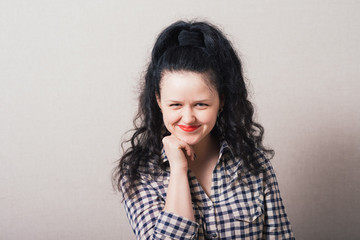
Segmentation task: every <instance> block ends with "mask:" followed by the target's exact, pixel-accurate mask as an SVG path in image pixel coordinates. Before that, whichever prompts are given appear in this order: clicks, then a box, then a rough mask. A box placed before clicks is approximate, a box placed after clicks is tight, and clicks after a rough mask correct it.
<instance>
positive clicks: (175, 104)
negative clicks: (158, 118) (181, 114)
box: [169, 103, 181, 107]
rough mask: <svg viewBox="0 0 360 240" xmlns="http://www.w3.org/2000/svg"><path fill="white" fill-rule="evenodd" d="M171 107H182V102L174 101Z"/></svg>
mask: <svg viewBox="0 0 360 240" xmlns="http://www.w3.org/2000/svg"><path fill="white" fill-rule="evenodd" d="M169 106H170V107H180V106H181V104H180V103H172V104H170V105H169Z"/></svg>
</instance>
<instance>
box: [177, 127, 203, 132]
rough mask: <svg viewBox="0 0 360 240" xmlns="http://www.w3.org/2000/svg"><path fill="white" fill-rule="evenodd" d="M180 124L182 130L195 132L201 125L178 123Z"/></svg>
mask: <svg viewBox="0 0 360 240" xmlns="http://www.w3.org/2000/svg"><path fill="white" fill-rule="evenodd" d="M178 126H179V128H181V130H183V131H185V132H193V131H195V130H196V129H198V128H199V127H200V125H194V126H188V125H178Z"/></svg>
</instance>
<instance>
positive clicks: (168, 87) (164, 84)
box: [160, 71, 217, 95]
mask: <svg viewBox="0 0 360 240" xmlns="http://www.w3.org/2000/svg"><path fill="white" fill-rule="evenodd" d="M180 90H187V91H189V93H190V92H192V90H198V91H201V92H203V93H205V92H208V93H211V94H212V95H214V94H215V95H217V90H216V87H215V86H214V85H213V83H212V81H211V74H210V73H207V72H205V73H198V72H193V71H164V73H163V74H162V76H161V80H160V92H163V93H164V92H167V91H172V92H180ZM161 94H162V93H161Z"/></svg>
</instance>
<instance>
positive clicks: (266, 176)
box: [255, 150, 278, 188]
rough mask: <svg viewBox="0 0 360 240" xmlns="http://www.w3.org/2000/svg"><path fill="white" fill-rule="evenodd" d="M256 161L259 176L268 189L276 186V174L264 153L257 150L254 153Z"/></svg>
mask: <svg viewBox="0 0 360 240" xmlns="http://www.w3.org/2000/svg"><path fill="white" fill-rule="evenodd" d="M255 154H256V159H257V161H258V163H259V164H260V166H261V171H260V173H259V176H260V177H261V178H262V179H263V181H264V183H265V184H266V186H267V187H268V188H272V187H273V186H275V185H276V186H277V185H278V183H277V180H276V174H275V170H274V168H273V166H272V164H271V161H270V159H269V158H267V157H266V155H265V154H264V152H262V151H260V150H257V151H256V153H255Z"/></svg>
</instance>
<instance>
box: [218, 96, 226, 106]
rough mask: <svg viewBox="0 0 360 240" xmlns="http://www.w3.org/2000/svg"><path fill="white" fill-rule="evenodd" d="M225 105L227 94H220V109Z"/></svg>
mask: <svg viewBox="0 0 360 240" xmlns="http://www.w3.org/2000/svg"><path fill="white" fill-rule="evenodd" d="M224 105H225V96H224V95H221V96H220V105H219V109H222V108H224Z"/></svg>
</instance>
